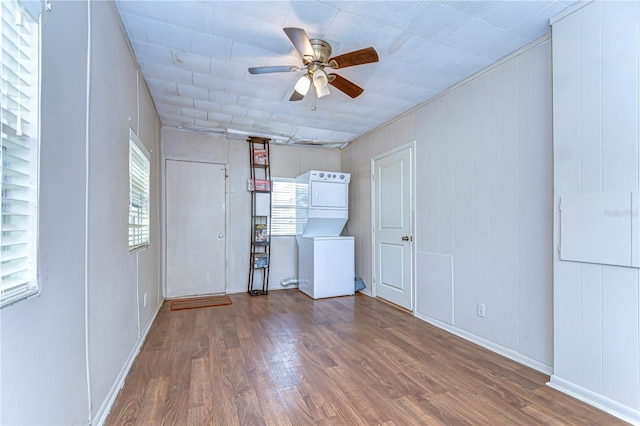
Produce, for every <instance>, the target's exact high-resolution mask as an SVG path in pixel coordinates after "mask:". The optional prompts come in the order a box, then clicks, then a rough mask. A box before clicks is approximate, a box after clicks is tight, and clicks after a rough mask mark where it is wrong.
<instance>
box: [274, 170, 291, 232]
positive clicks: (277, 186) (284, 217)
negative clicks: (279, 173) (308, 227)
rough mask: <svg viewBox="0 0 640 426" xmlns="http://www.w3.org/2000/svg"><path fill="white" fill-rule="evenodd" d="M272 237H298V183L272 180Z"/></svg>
mask: <svg viewBox="0 0 640 426" xmlns="http://www.w3.org/2000/svg"><path fill="white" fill-rule="evenodd" d="M271 183H272V186H273V187H272V188H271V235H275V236H278V235H280V236H284V235H296V181H295V179H287V178H272V180H271Z"/></svg>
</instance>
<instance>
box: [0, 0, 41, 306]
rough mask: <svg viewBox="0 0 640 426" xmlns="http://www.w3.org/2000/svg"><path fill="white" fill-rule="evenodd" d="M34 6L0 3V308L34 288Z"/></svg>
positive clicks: (36, 26)
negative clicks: (0, 42)
mask: <svg viewBox="0 0 640 426" xmlns="http://www.w3.org/2000/svg"><path fill="white" fill-rule="evenodd" d="M25 5H26V6H28V7H27V8H26V9H25ZM38 6H39V5H38V4H34V3H33V2H32V3H31V4H22V3H21V2H17V1H15V0H13V1H12V0H7V1H5V0H2V1H1V2H0V30H1V31H0V32H1V33H2V44H1V45H0V50H1V57H0V66H1V68H2V73H1V84H2V86H1V87H0V92H1V94H0V97H1V100H2V102H1V103H0V133H1V141H0V144H1V147H0V148H1V149H0V180H1V181H0V186H1V193H2V219H1V221H0V222H1V223H0V306H6V305H8V304H11V303H13V302H15V301H17V300H20V299H23V298H25V297H27V296H29V295H31V294H34V293H37V291H38V283H37V264H38V262H37V253H38V250H37V241H38V238H37V236H38V232H37V231H38V205H37V204H38V145H39V141H38V136H39V135H38V110H39V108H38V102H39V78H38V61H39V34H38V33H39V24H38V22H37V20H38V16H39V8H38Z"/></svg>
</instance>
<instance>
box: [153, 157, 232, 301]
mask: <svg viewBox="0 0 640 426" xmlns="http://www.w3.org/2000/svg"><path fill="white" fill-rule="evenodd" d="M165 202H166V210H165V211H166V216H167V217H166V222H165V223H166V234H165V235H166V265H167V269H166V277H167V278H166V297H167V298H172V297H188V296H196V295H202V294H212V293H224V292H225V288H226V273H225V265H226V257H225V253H226V247H225V245H226V238H225V167H224V166H223V165H221V164H212V163H197V162H191V161H175V160H167V162H166V197H165Z"/></svg>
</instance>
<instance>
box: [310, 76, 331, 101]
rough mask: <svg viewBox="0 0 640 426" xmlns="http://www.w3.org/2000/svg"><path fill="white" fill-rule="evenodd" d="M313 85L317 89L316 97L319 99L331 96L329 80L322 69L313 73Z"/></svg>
mask: <svg viewBox="0 0 640 426" xmlns="http://www.w3.org/2000/svg"><path fill="white" fill-rule="evenodd" d="M313 85H314V87H315V88H316V95H318V98H321V97H323V96H327V95H328V94H329V78H328V77H327V73H326V72H324V71H323V70H321V69H317V70H315V71H314V72H313Z"/></svg>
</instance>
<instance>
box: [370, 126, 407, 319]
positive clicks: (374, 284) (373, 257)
mask: <svg viewBox="0 0 640 426" xmlns="http://www.w3.org/2000/svg"><path fill="white" fill-rule="evenodd" d="M405 149H410V150H411V151H410V158H411V159H410V162H411V173H410V177H409V179H410V185H411V190H410V191H409V211H410V213H411V235H412V236H413V237H414V238H413V244H411V283H410V288H411V312H412V313H413V314H414V315H415V313H416V303H415V302H416V243H417V241H416V238H415V237H416V212H415V206H416V140H415V139H414V140H412V141H410V142H406V143H404V144H402V145H398V146H397V147H395V148H393V149H390V150H388V151H385V152H383V153H380V154H377V155H375V156H373V157H371V166H370V167H371V168H370V171H371V181H370V183H371V230H370V231H371V234H370V237H371V281H372V283H371V296H372V297H377V293H378V281H377V279H376V270H377V268H376V266H377V265H376V240H375V238H376V236H375V232H374V231H375V227H376V208H375V206H376V195H377V194H376V183H375V181H374V176H375V164H376V161H378V160H381V159H383V158H384V157H387V156H389V155H391V154H395V153H397V152H399V151H403V150H405Z"/></svg>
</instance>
